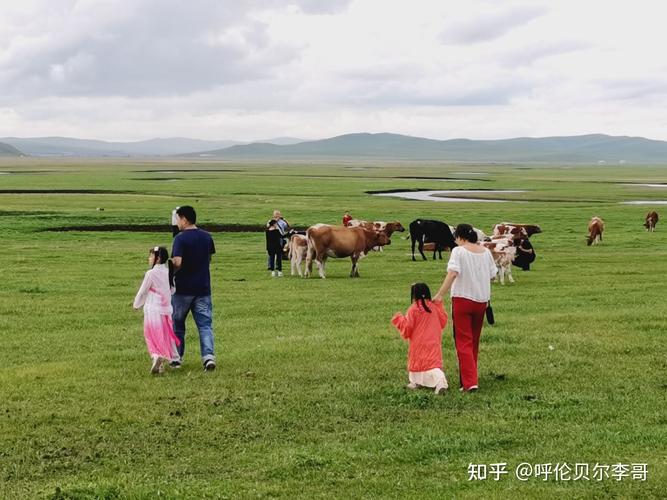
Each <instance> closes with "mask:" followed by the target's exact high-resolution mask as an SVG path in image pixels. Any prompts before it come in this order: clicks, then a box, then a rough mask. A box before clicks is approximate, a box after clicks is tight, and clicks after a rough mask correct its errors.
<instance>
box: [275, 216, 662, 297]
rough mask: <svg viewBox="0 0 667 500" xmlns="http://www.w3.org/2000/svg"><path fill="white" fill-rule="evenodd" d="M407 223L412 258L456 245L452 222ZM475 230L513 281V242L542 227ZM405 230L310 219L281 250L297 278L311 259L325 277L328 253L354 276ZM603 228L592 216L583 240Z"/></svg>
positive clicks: (650, 226) (652, 221)
mask: <svg viewBox="0 0 667 500" xmlns="http://www.w3.org/2000/svg"><path fill="white" fill-rule="evenodd" d="M657 222H658V214H657V213H656V212H654V211H651V212H649V213H648V214H647V215H646V221H645V223H644V226H645V227H646V229H647V231H651V232H652V231H655V226H656V224H657ZM408 228H409V232H410V235H409V236H408V238H409V239H411V240H412V260H413V261H414V260H415V245H417V249H418V251H419V253H420V254H421V256H422V259H423V260H426V255H424V250H426V251H433V259H434V260H435V259H436V255H438V256H439V258H440V259H442V251H443V250H448V249H452V248H454V247H455V246H456V242H455V241H454V227H453V226H450V225H448V224H446V223H445V222H442V221H438V220H426V219H416V220H414V221H412V222H411V223H410V225H409V226H408ZM474 229H475V232H476V233H477V240H478V243H479V244H480V245H483V246H485V247H486V248H488V249H489V251H490V252H491V255H492V256H493V259H494V261H495V263H496V265H497V266H498V277H499V280H500V283H501V284H505V277H506V276H507V278H508V280H509V281H510V282H514V279H513V278H512V261H513V260H514V259H515V257H516V251H517V247H518V246H519V245H520V244H521V242H522V241H523V240H528V239H529V238H530V237H531V236H533V235H534V234H537V233H541V232H542V230H541V228H540V226H538V225H536V224H515V223H511V222H501V223H499V224H496V225H494V226H493V229H492V234H491V235H490V236H487V235H486V234H485V233H484V232H483V231H482V230H480V229H477V228H474ZM404 231H405V228H404V227H403V226H402V225H401V223H400V222H399V221H393V222H381V221H375V222H368V221H363V220H352V221H351V222H350V223H349V225H348V226H335V225H329V224H315V225H314V226H311V227H309V228H308V230H307V231H305V232H299V231H290V233H289V235H288V236H289V240H288V242H287V245H286V253H287V257H288V258H289V260H290V265H291V274H292V275H295V274H297V273H298V275H299V276H301V277H308V276H310V275H311V274H312V265H313V260H314V261H315V263H316V264H317V268H318V272H319V275H320V277H321V278H325V277H326V274H325V266H326V261H327V258H329V257H334V258H344V257H350V259H351V261H352V270H351V271H350V277H353V278H354V277H358V276H359V270H358V263H359V259H361V258H362V257H364V256H366V255H367V254H368V253H369V252H370V251H372V250H376V251H382V247H383V246H386V245H390V244H391V236H392V235H393V234H394V233H395V232H404ZM603 231H604V221H603V220H602V219H601V218H600V217H593V218H592V219H591V220H590V222H589V224H588V237H587V243H588V245H594V244H598V243H600V242H601V241H602V233H603ZM302 267H305V269H302Z"/></svg>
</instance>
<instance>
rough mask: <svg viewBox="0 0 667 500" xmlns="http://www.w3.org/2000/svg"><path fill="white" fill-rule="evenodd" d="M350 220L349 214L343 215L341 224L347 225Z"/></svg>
mask: <svg viewBox="0 0 667 500" xmlns="http://www.w3.org/2000/svg"><path fill="white" fill-rule="evenodd" d="M351 220H352V216H351V215H343V226H345V227H347V225H348V224H349V223H350V221H351Z"/></svg>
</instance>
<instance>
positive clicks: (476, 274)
mask: <svg viewBox="0 0 667 500" xmlns="http://www.w3.org/2000/svg"><path fill="white" fill-rule="evenodd" d="M447 271H456V272H457V273H459V274H458V276H457V277H456V279H455V280H454V283H452V289H451V291H450V295H451V296H452V297H462V298H464V299H470V300H474V301H475V302H488V301H489V300H490V299H491V279H492V278H493V277H494V276H495V275H496V273H497V272H498V268H497V267H496V263H495V262H494V261H493V257H492V256H491V252H489V250H487V249H486V248H485V249H484V252H482V253H474V252H471V251H470V250H466V249H465V248H463V247H454V248H453V249H452V254H451V256H450V258H449V263H448V264H447Z"/></svg>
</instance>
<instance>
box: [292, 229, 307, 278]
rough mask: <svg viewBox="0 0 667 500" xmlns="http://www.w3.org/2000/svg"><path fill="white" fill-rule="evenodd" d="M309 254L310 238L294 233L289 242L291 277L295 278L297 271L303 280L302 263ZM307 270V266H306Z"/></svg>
mask: <svg viewBox="0 0 667 500" xmlns="http://www.w3.org/2000/svg"><path fill="white" fill-rule="evenodd" d="M307 254H308V238H307V237H306V235H304V234H298V233H293V234H291V235H290V239H289V241H288V242H287V258H288V259H289V261H290V267H291V275H292V276H294V275H295V274H296V273H295V272H294V271H295V270H296V271H297V272H298V273H299V276H301V277H302V278H303V272H302V271H301V263H302V262H304V263H305V260H306V256H307ZM304 268H305V265H304Z"/></svg>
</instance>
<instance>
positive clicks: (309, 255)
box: [305, 241, 315, 278]
mask: <svg viewBox="0 0 667 500" xmlns="http://www.w3.org/2000/svg"><path fill="white" fill-rule="evenodd" d="M314 256H315V249H314V248H313V247H312V246H311V244H310V241H308V249H307V250H306V273H305V274H306V278H308V277H309V276H310V275H311V274H312V272H313V257H314Z"/></svg>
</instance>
